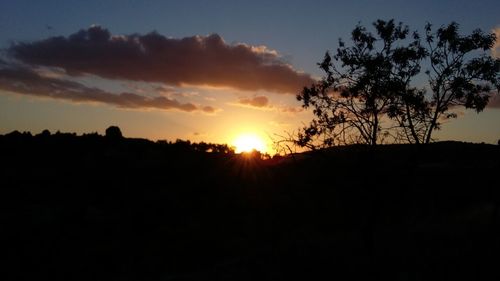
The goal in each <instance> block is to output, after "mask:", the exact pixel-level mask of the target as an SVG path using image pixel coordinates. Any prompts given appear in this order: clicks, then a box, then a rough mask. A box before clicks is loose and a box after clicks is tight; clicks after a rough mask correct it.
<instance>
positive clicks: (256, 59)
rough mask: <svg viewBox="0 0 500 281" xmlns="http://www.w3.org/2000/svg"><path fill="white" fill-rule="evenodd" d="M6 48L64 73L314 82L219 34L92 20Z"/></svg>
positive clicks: (289, 84)
mask: <svg viewBox="0 0 500 281" xmlns="http://www.w3.org/2000/svg"><path fill="white" fill-rule="evenodd" d="M8 53H9V54H10V55H11V56H13V57H15V58H16V59H18V60H20V61H22V62H24V63H27V64H32V65H42V66H52V67H60V68H62V69H64V70H66V72H67V74H68V75H72V76H80V75H84V74H86V73H89V74H93V75H97V76H100V77H103V78H107V79H121V80H133V81H145V82H160V83H165V84H167V85H173V86H182V85H197V86H213V87H231V88H235V89H240V90H251V91H255V90H266V91H271V92H277V93H290V94H295V93H297V92H298V91H299V90H300V89H302V88H303V87H304V86H308V85H310V84H311V83H312V82H313V79H312V78H311V76H310V75H308V74H305V73H301V72H299V71H297V70H295V69H294V68H293V67H292V66H291V65H289V64H287V63H285V62H284V61H283V60H282V59H281V58H280V56H279V54H278V53H277V52H276V51H273V50H269V49H268V48H267V47H265V46H250V45H246V44H227V43H226V42H225V41H224V40H223V39H222V37H221V36H219V35H217V34H212V35H209V36H192V37H185V38H181V39H174V38H168V37H165V36H163V35H160V34H158V33H156V32H152V33H148V34H145V35H140V34H132V35H112V34H111V33H110V32H109V31H108V30H107V29H105V28H103V27H100V26H92V27H90V28H88V29H82V30H80V31H78V32H76V33H74V34H72V35H70V36H68V37H62V36H59V37H50V38H48V39H45V40H41V41H35V42H31V43H16V44H14V45H12V46H11V47H10V48H9V50H8Z"/></svg>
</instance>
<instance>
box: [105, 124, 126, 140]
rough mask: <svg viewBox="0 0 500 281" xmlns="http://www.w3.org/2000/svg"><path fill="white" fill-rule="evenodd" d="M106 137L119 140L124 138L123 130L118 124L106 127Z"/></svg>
mask: <svg viewBox="0 0 500 281" xmlns="http://www.w3.org/2000/svg"><path fill="white" fill-rule="evenodd" d="M106 138H109V139H112V140H119V139H121V138H123V136H122V131H121V130H120V128H118V127H117V126H110V127H109V128H107V129H106Z"/></svg>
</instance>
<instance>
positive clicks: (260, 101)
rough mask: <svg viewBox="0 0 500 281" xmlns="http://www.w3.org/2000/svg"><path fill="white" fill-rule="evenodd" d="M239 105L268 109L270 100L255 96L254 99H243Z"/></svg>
mask: <svg viewBox="0 0 500 281" xmlns="http://www.w3.org/2000/svg"><path fill="white" fill-rule="evenodd" d="M239 103H240V104H242V105H248V106H254V107H266V106H268V104H269V99H268V98H267V97H266V96H255V97H252V98H241V99H240V100H239Z"/></svg>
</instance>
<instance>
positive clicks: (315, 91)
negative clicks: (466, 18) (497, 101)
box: [293, 20, 500, 149]
mask: <svg viewBox="0 0 500 281" xmlns="http://www.w3.org/2000/svg"><path fill="white" fill-rule="evenodd" d="M373 26H374V27H375V31H376V33H375V34H372V33H371V32H369V31H367V29H366V28H365V27H363V26H361V25H358V26H356V28H355V29H354V30H353V31H352V42H353V44H352V46H349V47H346V45H345V43H344V42H343V41H342V40H340V41H339V48H338V49H337V52H336V55H334V56H333V57H332V56H331V55H330V53H329V52H327V53H326V54H325V57H324V59H323V62H321V63H318V65H319V67H320V68H321V69H322V70H323V71H324V72H325V73H326V75H325V76H324V77H323V78H322V79H321V81H319V82H317V83H315V84H313V85H311V87H306V88H304V89H303V91H302V92H301V93H300V94H299V95H297V99H298V100H299V101H301V102H302V103H303V104H302V106H303V107H304V108H309V107H312V108H313V113H314V119H313V120H312V121H311V122H310V124H308V125H307V126H305V127H304V128H302V129H301V130H300V131H299V133H298V134H297V137H294V138H293V141H294V142H295V143H296V144H298V145H300V146H302V147H308V148H312V149H314V148H316V147H318V146H319V147H328V146H333V145H337V144H349V143H362V144H369V145H376V144H377V143H380V142H383V141H384V140H386V139H387V138H388V137H390V138H392V141H393V142H408V143H416V144H419V143H429V142H430V141H431V140H432V137H431V136H432V133H433V131H434V130H436V129H439V128H440V120H442V119H443V118H455V117H456V116H457V115H456V113H454V112H453V111H452V109H453V108H456V107H458V106H463V107H465V108H472V109H475V110H476V111H477V112H480V111H482V110H483V109H484V108H485V106H486V105H487V103H488V99H489V97H490V96H491V94H492V92H493V90H494V89H496V91H497V92H498V89H499V88H500V78H499V70H500V60H499V59H493V58H492V57H490V56H488V55H487V54H486V51H488V50H489V49H490V48H491V47H492V46H493V44H494V42H495V40H496V38H495V35H494V34H485V33H483V32H482V31H481V30H479V29H478V30H475V31H473V32H472V33H471V34H470V35H466V36H461V35H459V34H458V24H456V23H451V24H449V25H448V26H445V27H441V28H439V29H438V30H437V31H436V32H433V31H432V28H431V25H430V24H427V26H426V28H425V31H426V37H425V42H426V43H427V47H424V46H422V45H421V39H420V36H419V35H418V33H417V32H413V33H412V34H411V36H410V30H409V28H408V26H405V25H403V24H402V23H399V24H395V23H394V20H390V21H383V20H377V21H376V22H374V23H373ZM425 58H429V59H430V62H429V66H430V70H427V71H426V74H427V76H428V78H429V87H430V90H431V92H432V95H426V90H425V88H417V87H414V86H412V83H411V82H412V79H413V78H414V77H415V76H416V75H418V74H419V73H420V70H421V65H422V62H423V60H424V59H425Z"/></svg>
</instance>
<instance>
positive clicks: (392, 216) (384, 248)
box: [0, 134, 500, 280]
mask: <svg viewBox="0 0 500 281" xmlns="http://www.w3.org/2000/svg"><path fill="white" fill-rule="evenodd" d="M0 155H1V161H2V168H1V171H0V176H1V177H0V180H1V184H0V186H1V188H0V203H1V205H0V206H1V209H0V210H1V213H0V222H1V227H0V231H1V236H2V240H1V241H2V243H1V244H2V245H1V247H2V250H1V251H0V253H1V256H2V259H1V260H3V261H2V262H1V266H0V268H2V271H4V272H3V273H2V274H1V276H2V277H1V279H2V280H500V231H499V230H500V210H499V209H498V207H499V206H500V185H499V184H498V183H499V180H498V179H499V175H500V146H493V145H484V144H466V143H455V142H448V143H435V144H432V145H429V146H426V147H420V148H417V147H413V146H405V145H401V146H396V145H394V146H382V147H378V148H376V149H375V150H371V149H369V148H366V147H361V146H351V147H343V148H338V149H335V150H332V151H327V152H326V151H325V152H322V153H317V154H307V155H297V157H296V159H295V160H293V159H292V158H285V159H281V160H279V159H278V160H277V159H274V160H268V161H262V160H260V159H256V158H248V157H241V156H237V155H232V154H224V153H205V152H200V151H195V150H194V149H192V147H190V146H189V145H187V144H185V143H184V144H182V143H181V144H177V145H174V144H168V143H152V142H148V141H144V140H131V139H110V138H105V137H101V136H97V135H92V136H85V137H76V136H72V135H52V136H36V137H31V136H28V135H21V134H11V135H9V136H0Z"/></svg>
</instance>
